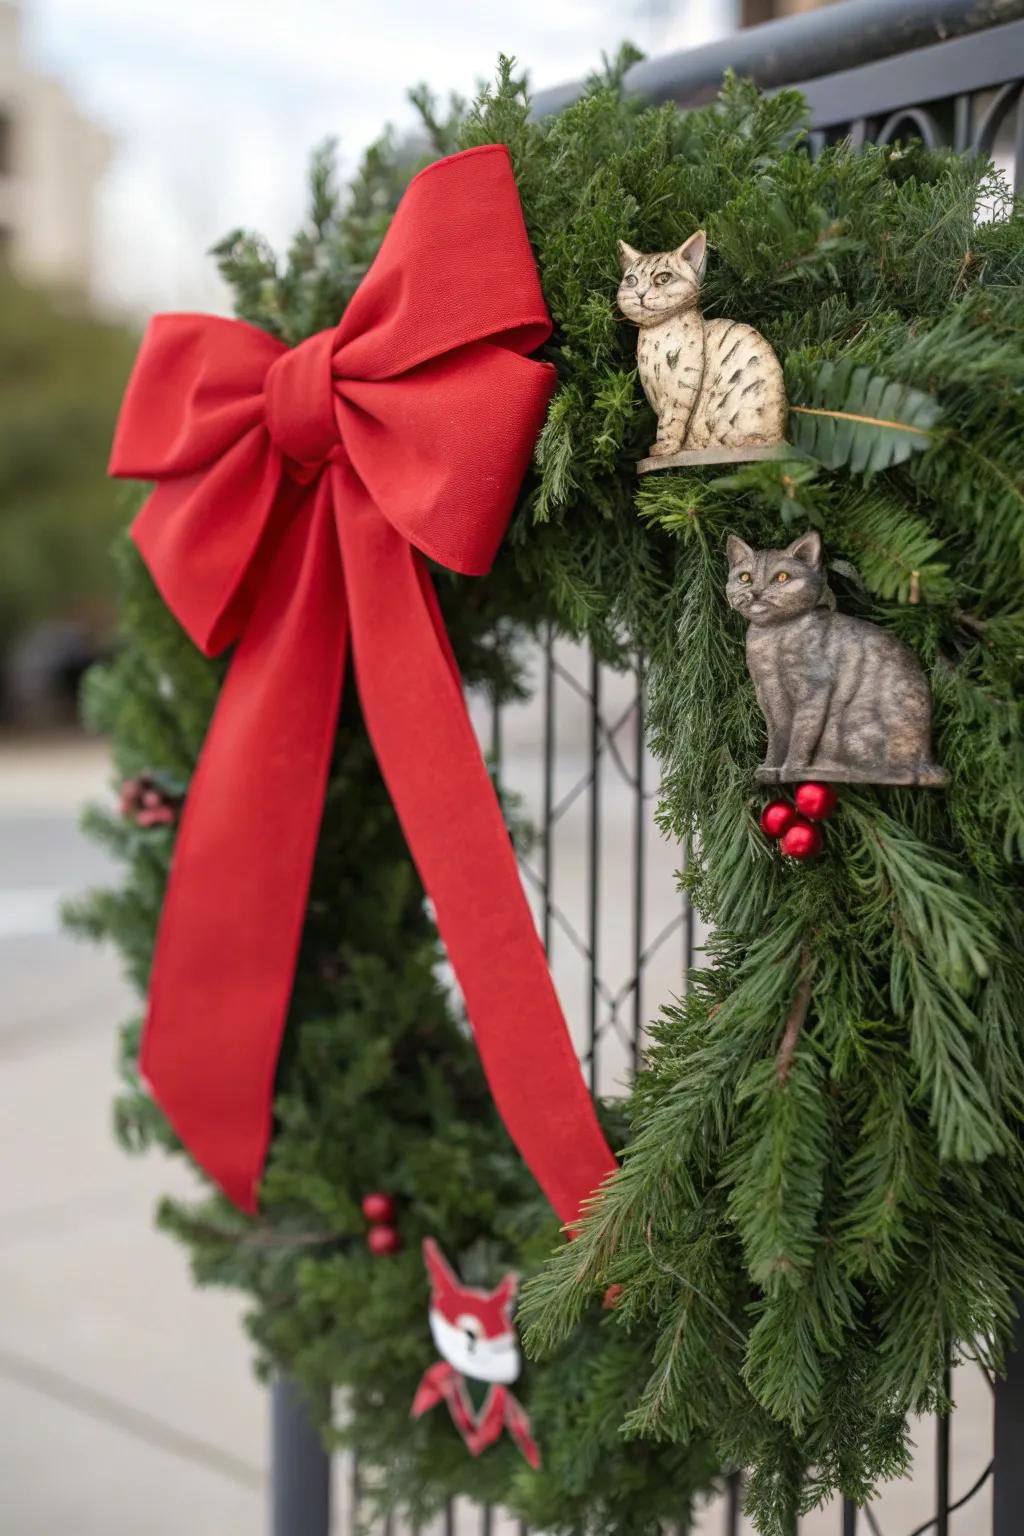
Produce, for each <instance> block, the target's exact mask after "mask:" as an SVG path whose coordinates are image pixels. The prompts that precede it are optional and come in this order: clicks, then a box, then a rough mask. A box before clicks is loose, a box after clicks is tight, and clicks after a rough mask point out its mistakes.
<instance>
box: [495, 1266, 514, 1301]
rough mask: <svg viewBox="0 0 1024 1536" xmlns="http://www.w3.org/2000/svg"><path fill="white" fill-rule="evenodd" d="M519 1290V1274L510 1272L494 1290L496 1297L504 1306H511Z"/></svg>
mask: <svg viewBox="0 0 1024 1536" xmlns="http://www.w3.org/2000/svg"><path fill="white" fill-rule="evenodd" d="M518 1292H519V1276H518V1275H516V1274H508V1275H504V1276H503V1277H502V1280H501V1283H500V1284H499V1285H498V1287H497V1289H496V1290H495V1292H494V1299H495V1301H496V1302H497V1303H498V1304H499V1306H502V1307H508V1306H511V1304H512V1302H514V1301H515V1299H516V1296H517V1295H518Z"/></svg>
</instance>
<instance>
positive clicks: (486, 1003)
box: [111, 145, 614, 1222]
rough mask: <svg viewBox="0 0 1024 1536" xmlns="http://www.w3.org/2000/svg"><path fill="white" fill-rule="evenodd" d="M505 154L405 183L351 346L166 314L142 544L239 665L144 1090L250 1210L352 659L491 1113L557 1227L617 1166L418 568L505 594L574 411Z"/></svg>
mask: <svg viewBox="0 0 1024 1536" xmlns="http://www.w3.org/2000/svg"><path fill="white" fill-rule="evenodd" d="M550 328H551V326H550V320H549V317H548V314H547V311H546V309H545V306H544V301H543V298H542V295H541V291H540V286H539V283H538V280H537V272H536V268H535V266H534V263H533V258H532V254H531V252H530V247H529V242H528V240H527V236H526V230H525V227H524V225H523V219H522V212H521V209H520V206H519V199H518V195H517V192H516V187H515V181H514V178H513V175H512V169H511V165H510V163H509V158H508V153H507V151H506V150H505V149H504V148H503V147H501V146H499V145H488V146H486V147H483V148H480V149H474V150H468V151H466V152H465V153H464V154H460V155H453V156H451V157H450V158H449V159H447V160H441V161H438V162H437V163H436V164H434V165H432V166H430V167H429V168H428V169H427V170H426V171H424V172H422V173H421V174H420V175H419V176H417V177H416V178H415V180H414V181H413V182H412V183H411V185H410V186H409V188H408V190H407V192H406V194H405V196H404V198H403V200H402V203H401V205H400V207H399V209H398V211H397V213H396V214H395V217H394V220H393V222H392V224H391V227H390V230H389V232H388V234H387V237H386V238H385V240H384V243H383V245H382V246H381V249H380V251H379V253H378V256H377V258H376V260H375V261H374V263H373V266H372V268H371V270H370V272H369V273H368V274H367V276H366V278H365V280H364V281H363V283H362V284H361V285H360V287H359V289H358V291H357V292H356V294H355V295H354V297H353V299H352V301H351V303H350V304H349V306H348V308H347V309H346V311H345V314H344V316H343V318H342V320H341V323H340V324H339V325H338V327H337V328H336V329H335V330H332V331H324V332H321V333H320V334H319V335H316V336H313V337H311V338H310V339H309V340H308V341H304V342H303V343H302V344H301V345H300V346H298V347H296V348H294V349H293V350H290V349H288V348H287V347H285V346H284V345H283V344H282V343H281V342H279V341H277V340H275V339H274V338H273V337H271V336H269V335H267V334H266V333H264V332H263V331H260V330H256V329H254V328H253V327H251V326H248V325H244V324H241V323H240V322H238V321H231V320H218V319H212V318H209V317H206V316H201V315H162V316H158V317H157V318H156V319H154V320H153V321H152V323H151V324H150V327H149V329H148V331H147V333H146V336H145V338H144V340H143V343H142V347H141V350H140V353H139V357H138V360H137V362H136V365H135V369H134V372H133V374H132V377H131V380H130V381H129V385H128V390H127V393H126V396H125V401H124V406H123V409H122V412H121V417H120V420H119V422H118V427H117V434H116V438H115V442H114V449H113V456H112V460H111V473H112V474H115V475H122V476H130V477H132V478H136V479H145V480H154V481H156V489H155V490H154V492H153V494H152V495H151V497H150V498H149V500H148V501H147V503H146V505H145V506H144V507H143V509H142V511H141V513H140V514H139V516H138V518H137V520H136V522H135V525H134V528H133V536H134V538H135V541H136V543H137V545H138V547H139V549H140V551H141V553H142V555H143V558H144V559H145V561H146V564H147V565H148V566H149V569H150V571H151V572H152V575H153V577H154V579H155V581H156V583H157V586H158V587H159V588H160V591H161V593H162V594H163V596H164V598H165V600H166V601H167V603H168V605H169V606H170V608H171V609H172V610H173V612H174V613H175V614H176V616H177V618H178V619H179V621H180V622H181V623H182V625H183V626H184V627H185V629H186V630H187V631H188V633H189V635H190V636H191V637H192V639H193V640H194V641H195V643H196V644H197V645H198V646H200V647H201V649H202V650H203V651H204V652H205V653H206V654H207V655H212V654H215V653H216V652H218V651H220V650H222V649H224V647H226V646H228V645H234V646H235V651H234V656H233V658H232V661H231V667H230V669H229V672H228V676H227V679H226V681H225V684H224V687H223V689H222V692H221V696H220V699H219V701H218V705H217V710H216V714H215V716H214V719H213V723H212V725H211V727H210V731H209V734H208V736H207V739H206V742H205V744H204V747H203V751H202V754H201V757H200V761H199V763H198V766H197V768H196V772H195V776H194V778H193V781H192V786H191V790H190V793H189V796H188V801H187V803H186V807H185V811H184V815H183V820H182V825H181V829H180V832H179V836H178V842H177V846H176V849H175V855H174V864H173V868H172V871H171V878H170V883H169V886H168V890H167V895H166V899H165V902H164V909H163V914H162V917H161V922H160V931H159V937H158V943H157V950H156V956H155V959H154V964H153V972H152V977H151V982H150V997H149V1011H148V1017H147V1022H146V1029H145V1034H144V1037H143V1046H142V1061H141V1067H142V1073H143V1076H144V1077H145V1079H146V1081H147V1082H148V1084H149V1085H150V1088H151V1090H152V1092H153V1094H154V1096H155V1097H156V1099H157V1100H158V1102H159V1103H160V1105H161V1107H162V1108H163V1109H164V1111H165V1112H166V1114H167V1116H168V1118H169V1119H170V1121H171V1122H172V1124H173V1125H174V1127H175V1129H176V1130H177V1132H178V1134H179V1136H180V1137H181V1139H182V1140H183V1141H184V1142H185V1144H186V1145H187V1146H188V1147H189V1149H190V1150H191V1152H192V1153H193V1155H194V1156H195V1158H196V1159H197V1161H198V1162H200V1163H201V1164H202V1165H203V1167H205V1168H206V1170H207V1172H208V1173H209V1174H210V1175H211V1176H212V1177H213V1178H214V1179H216V1181H217V1182H218V1183H219V1184H220V1185H221V1186H222V1188H223V1189H224V1190H225V1191H226V1193H227V1194H228V1195H229V1196H230V1197H231V1199H232V1200H233V1201H235V1203H236V1204H237V1205H239V1206H241V1207H242V1208H243V1209H244V1210H247V1211H252V1210H255V1208H256V1200H257V1187H258V1183H259V1178H260V1174H261V1171H262V1167H263V1162H264V1158H265V1156H266V1149H267V1144H268V1141H269V1136H270V1129H271V1099H272V1092H273V1082H274V1071H275V1066H276V1062H277V1056H278V1050H279V1047H280V1042H281V1034H282V1031H283V1028H284V1021H285V1015H286V1012H287V1009H288V1003H289V999H290V996H291V989H292V980H293V974H294V968H295V959H296V952H297V949H298V944H299V938H300V935H301V931H302V925H303V919H304V916H305V910H306V900H307V893H308V888H309V877H310V871H311V868H312V862H313V854H314V850H315V847H316V842H317V834H318V829H319V824H320V816H321V809H322V805H323V795H324V787H325V783H326V778H327V772H328V767H329V761H330V755H331V746H332V742H333V739H334V733H335V728H336V724H337V713H338V705H339V700H340V692H341V684H342V676H343V672H344V666H345V652H346V641H347V637H348V636H351V645H352V654H353V661H354V667H355V678H356V685H357V687H358V690H359V696H360V700H361V703H362V709H363V715H364V718H365V720H366V725H367V729H368V731H369V734H370V737H371V740H372V742H373V745H374V749H375V751H376V753H377V757H378V760H379V762H380V767H381V771H382V773H383V775H384V779H385V781H386V783H387V786H388V790H389V793H390V795H391V798H392V800H393V802H394V805H395V809H396V811H397V812H398V816H399V818H400V820H401V823H402V827H403V830H404V832H405V836H406V839H407V841H408V844H409V848H410V851H411V853H412V855H413V858H414V859H415V861H416V864H417V866H418V868H419V871H420V875H421V877H422V879H423V884H424V886H425V888H426V891H427V893H428V894H429V896H430V898H431V900H432V902H433V904H434V909H435V913H436V916H437V922H438V927H439V930H440V932H441V935H442V937H443V939H444V941H445V943H446V945H447V948H448V954H449V958H450V960H451V963H452V966H453V968H454V970H455V974H456V975H457V977H458V979H459V983H460V985H461V988H462V992H463V996H464V998H465V1002H466V1007H467V1010H468V1013H469V1017H470V1019H471V1021H472V1024H473V1028H474V1032H475V1035H476V1039H477V1044H478V1048H479V1051H480V1055H481V1059H482V1061H483V1065H484V1070H485V1072H486V1074H487V1077H488V1081H489V1083H490V1086H491V1091H492V1093H493V1095H494V1099H495V1103H496V1104H497V1106H498V1109H499V1111H500V1113H501V1115H502V1117H503V1119H504V1121H505V1124H506V1125H507V1126H508V1129H509V1131H510V1133H511V1135H512V1137H513V1139H514V1140H515V1142H516V1144H517V1146H518V1147H519V1149H520V1151H521V1153H522V1155H523V1157H524V1158H525V1160H526V1162H527V1164H528V1165H529V1167H530V1168H531V1169H532V1171H533V1173H534V1175H535V1176H536V1178H537V1180H538V1182H539V1183H540V1185H541V1186H542V1188H543V1189H544V1191H545V1192H546V1194H547V1195H548V1197H549V1199H550V1200H551V1203H552V1204H553V1206H554V1207H555V1210H556V1211H557V1212H558V1215H559V1216H560V1217H561V1218H562V1220H563V1221H566V1222H573V1221H575V1220H576V1218H577V1216H578V1214H579V1208H580V1203H581V1201H583V1200H584V1199H586V1197H587V1196H588V1195H589V1194H590V1193H591V1192H592V1191H593V1190H594V1189H595V1188H596V1187H597V1185H598V1184H599V1183H600V1182H601V1180H602V1178H603V1177H604V1176H605V1174H606V1173H608V1172H609V1170H610V1169H611V1168H613V1167H614V1160H613V1158H612V1155H611V1152H610V1150H609V1148H608V1146H607V1143H606V1142H605V1140H604V1138H603V1136H602V1134H601V1131H600V1128H599V1127H598V1124H597V1120H596V1118H595V1115H594V1110H593V1105H592V1103H591V1101H590V1097H589V1095H588V1093H587V1091H586V1089H585V1087H584V1084H583V1080H582V1077H581V1075H580V1071H579V1067H578V1064H577V1061H576V1057H575V1053H574V1051H573V1048H572V1043H571V1041H570V1038H569V1034H568V1031H567V1029H566V1026H565V1020H564V1018H563V1016H562V1013H561V1010H560V1007H559V1004H558V1000H557V997H556V996H555V992H554V988H553V986H552V984H551V979H550V976H549V974H548V970H547V964H546V961H545V958H544V954H543V950H542V949H541V946H540V942H539V940H538V937H537V933H536V930H535V928H534V925H533V921H532V917H531V915H530V911H529V907H528V905H527V903H526V900H525V897H524V895H523V891H522V886H521V884H520V880H519V875H518V872H517V869H516V865H515V859H514V856H513V853H512V849H511V847H510V843H509V837H508V831H507V828H506V827H505V824H504V821H503V819H502V816H501V812H500V808H499V806H498V803H497V800H496V797H495V795H494V791H493V788H492V786H491V782H490V779H489V777H488V775H487V771H486V768H485V766H484V763H483V761H482V759H481V756H480V751H479V748H478V746H477V742H476V738H475V736H474V734H473V730H472V727H471V725H470V723H469V719H468V716H467V714H466V710H465V705H464V703H463V698H462V691H461V685H460V680H459V676H458V671H457V669H456V665H455V660H454V657H453V655H452V653H451V648H450V646H449V644H448V639H447V636H446V634H445V632H444V628H443V625H442V622H441V617H440V613H439V610H438V605H437V600H436V597H435V594H434V590H433V587H432V585H431V582H430V579H429V576H428V574H427V571H426V567H425V564H424V561H423V558H422V557H423V555H427V556H429V557H430V558H431V559H432V560H435V561H437V562H438V563H439V564H441V565H444V566H447V567H448V568H449V569H450V570H454V571H460V572H463V573H465V574H467V575H483V574H484V573H485V572H486V571H487V570H488V568H489V567H490V564H491V561H492V559H493V558H494V555H495V552H496V550H497V548H498V545H499V543H500V541H501V538H502V535H503V533H504V530H505V526H506V524H507V521H508V517H509V515H510V512H511V509H512V506H513V504H514V501H515V497H516V495H517V492H518V488H519V484H520V481H521V479H522V476H523V474H524V472H525V470H526V467H527V464H528V463H529V459H530V454H531V452H532V448H533V444H534V441H535V438H536V435H537V433H538V431H539V429H540V426H541V423H542V421H543V418H544V412H545V409H546V407H547V402H548V400H549V398H550V395H551V391H552V389H553V387H554V374H553V370H552V369H551V368H550V367H548V366H546V365H544V364H541V363H537V362H532V361H529V360H528V359H527V358H526V357H525V356H524V354H525V353H527V352H529V351H530V350H531V349H532V348H534V347H536V346H537V345H539V343H541V342H542V341H544V340H545V338H546V337H547V336H548V335H549V334H550Z"/></svg>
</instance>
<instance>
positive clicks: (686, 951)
mask: <svg viewBox="0 0 1024 1536" xmlns="http://www.w3.org/2000/svg"><path fill="white" fill-rule="evenodd" d="M689 866H690V840H689V838H687V840H686V842H685V843H684V845H683V869H684V871H685V870H687V869H689ZM680 918H681V921H682V926H683V996H684V997H686V995H687V994H688V993H689V991H690V972H691V971H692V970H693V954H694V949H693V907H692V906H691V905H690V893H689V892H688V891H684V892H683V910H682V913H681V914H680ZM677 921H678V919H677Z"/></svg>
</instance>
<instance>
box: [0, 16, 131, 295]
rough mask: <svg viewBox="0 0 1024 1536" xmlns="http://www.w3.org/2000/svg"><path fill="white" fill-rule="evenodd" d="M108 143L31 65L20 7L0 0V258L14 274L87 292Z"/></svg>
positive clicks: (60, 89)
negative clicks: (100, 186) (97, 203)
mask: <svg viewBox="0 0 1024 1536" xmlns="http://www.w3.org/2000/svg"><path fill="white" fill-rule="evenodd" d="M112 147H113V146H112V142H111V140H110V139H109V137H108V136H107V135H106V134H105V133H103V132H102V131H101V130H100V129H99V128H98V127H97V126H96V125H95V124H94V123H92V122H90V121H89V120H88V119H87V118H86V117H84V116H83V115H82V114H81V112H79V110H78V109H77V107H76V106H75V103H74V101H73V100H72V98H71V96H70V95H69V93H68V91H67V90H66V88H65V87H64V86H63V85H61V84H60V82H59V81H57V80H54V79H51V78H49V77H48V76H46V75H44V74H40V73H38V72H37V71H35V70H34V69H32V68H31V66H30V64H29V62H28V60H27V59H26V57H25V51H24V46H23V34H22V14H21V8H20V6H19V5H18V4H16V3H13V0H0V259H3V260H6V261H9V262H10V264H11V266H12V267H13V268H14V270H15V271H16V272H17V273H18V274H19V275H20V276H22V277H25V278H29V279H34V280H38V281H42V282H46V283H54V284H57V285H59V286H61V287H66V288H72V289H76V290H78V291H79V292H82V293H88V291H89V289H90V288H91V285H92V276H93V234H94V229H93V214H94V205H95V198H96V189H97V184H98V182H99V178H100V176H101V175H102V173H103V170H104V168H105V167H106V164H107V161H108V159H109V157H110V153H111V150H112Z"/></svg>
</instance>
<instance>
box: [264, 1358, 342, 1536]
mask: <svg viewBox="0 0 1024 1536" xmlns="http://www.w3.org/2000/svg"><path fill="white" fill-rule="evenodd" d="M326 1406H327V1399H326V1398H325V1399H324V1407H325V1408H326ZM270 1446H271V1450H270V1464H271V1476H270V1485H271V1488H270V1504H271V1509H270V1529H271V1532H272V1536H328V1532H329V1530H330V1525H331V1458H330V1456H329V1455H328V1453H327V1450H326V1448H325V1446H324V1443H323V1440H322V1439H321V1437H320V1434H319V1432H318V1431H317V1429H316V1428H315V1427H314V1425H313V1421H312V1419H311V1417H310V1413H309V1405H308V1404H307V1402H306V1400H305V1398H304V1397H303V1395H302V1392H301V1390H300V1388H299V1387H298V1386H297V1385H296V1383H295V1382H294V1381H293V1380H292V1379H291V1378H290V1377H287V1376H280V1377H277V1378H276V1379H275V1381H274V1382H273V1384H272V1385H271V1388H270Z"/></svg>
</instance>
